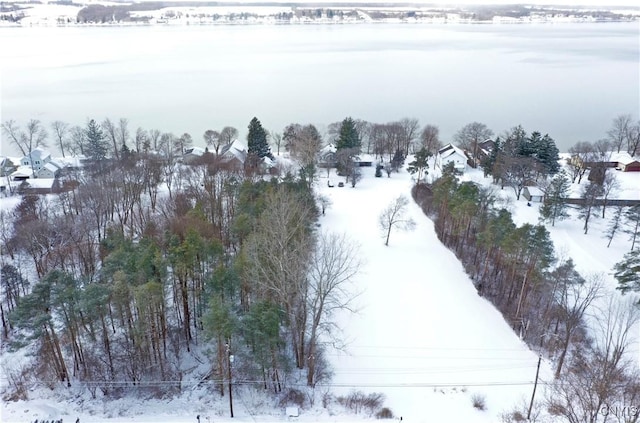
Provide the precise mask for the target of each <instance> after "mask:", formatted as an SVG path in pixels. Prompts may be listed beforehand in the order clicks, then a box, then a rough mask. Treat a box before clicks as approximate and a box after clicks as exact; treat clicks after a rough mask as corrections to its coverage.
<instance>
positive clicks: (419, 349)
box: [320, 168, 537, 422]
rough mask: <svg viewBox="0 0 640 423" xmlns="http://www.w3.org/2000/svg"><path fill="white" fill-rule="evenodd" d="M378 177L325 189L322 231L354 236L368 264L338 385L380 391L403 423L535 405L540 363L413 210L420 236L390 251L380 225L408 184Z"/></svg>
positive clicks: (472, 417)
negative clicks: (476, 398) (477, 402)
mask: <svg viewBox="0 0 640 423" xmlns="http://www.w3.org/2000/svg"><path fill="white" fill-rule="evenodd" d="M373 173H374V169H367V168H365V178H364V180H363V181H361V182H360V183H359V184H358V185H357V186H356V188H355V189H352V188H351V187H344V188H339V187H337V184H335V182H337V179H336V178H335V177H334V178H332V179H335V180H334V181H333V182H334V185H336V186H335V187H334V188H328V187H327V186H326V184H323V183H322V181H323V180H321V183H320V186H321V187H323V191H324V193H325V194H326V195H328V196H329V197H330V198H331V200H332V203H333V205H332V206H331V207H330V208H329V209H328V210H327V212H326V216H324V217H323V218H321V223H322V227H323V229H324V230H327V231H335V232H346V233H348V234H349V236H350V237H351V238H352V239H354V240H357V241H358V242H359V243H360V244H361V247H360V249H361V254H362V257H363V258H364V259H365V260H366V264H365V265H364V266H363V270H362V272H361V274H360V275H359V276H358V281H357V284H358V286H359V287H360V288H361V289H363V290H364V292H363V294H362V296H361V298H360V304H361V306H362V309H361V311H360V313H359V314H358V315H356V316H352V317H350V318H346V319H345V321H344V324H343V326H342V327H343V328H344V330H345V333H346V334H347V335H348V337H349V339H351V343H350V345H349V346H348V348H347V352H346V353H344V354H341V353H336V356H335V358H334V363H335V377H334V382H335V383H336V384H337V385H344V386H345V388H340V389H341V390H343V391H348V390H350V389H351V387H355V388H357V389H363V390H365V391H376V392H384V393H385V394H386V395H387V398H388V401H387V404H388V406H389V407H390V408H391V409H392V410H393V411H394V413H395V414H396V415H398V416H402V417H403V421H404V420H407V421H418V422H426V421H460V422H462V421H467V422H470V421H473V422H485V421H486V422H490V421H499V419H497V418H496V417H497V416H498V415H499V414H500V413H501V412H503V411H504V410H505V409H507V408H509V409H510V408H512V406H513V405H514V404H516V403H518V402H519V401H520V400H521V399H524V398H525V397H530V395H531V391H532V387H533V385H532V382H533V380H534V377H535V368H536V364H537V356H536V355H535V354H534V353H532V352H531V351H529V350H528V348H527V347H526V346H525V345H524V344H523V343H522V342H521V341H520V340H519V339H518V337H517V336H516V335H515V334H514V333H513V331H512V330H511V329H510V327H509V326H508V324H507V322H505V321H504V319H503V317H502V315H501V314H500V313H499V312H498V311H497V310H496V309H495V308H494V307H493V306H492V305H491V304H490V303H489V302H487V301H486V300H484V299H483V298H481V297H479V296H478V294H477V293H476V290H475V288H474V287H473V285H472V283H471V281H470V280H469V278H468V276H467V275H466V274H465V273H464V271H463V268H462V265H461V264H460V263H459V262H458V260H457V259H456V257H455V256H454V254H453V253H452V252H451V251H449V250H448V249H447V248H445V247H444V246H443V245H442V244H441V243H440V242H439V241H438V239H437V237H436V235H435V232H434V230H433V223H432V221H431V220H429V219H428V218H427V217H425V216H424V215H423V214H422V211H421V210H420V208H419V207H418V206H417V205H416V204H414V203H413V202H411V203H410V205H409V214H410V215H411V217H412V218H413V219H414V220H415V222H416V223H417V226H416V228H415V230H414V231H412V232H393V233H392V234H391V238H390V242H389V246H388V247H385V245H384V239H383V238H382V237H381V236H380V232H379V230H378V216H379V214H380V212H381V211H382V210H383V209H384V208H385V207H387V205H388V204H389V203H390V202H391V201H392V200H394V199H395V198H396V197H398V195H401V194H402V195H406V196H408V197H409V196H410V189H411V186H412V182H411V180H410V178H409V176H408V174H407V173H406V172H404V171H403V172H402V173H400V174H392V176H391V178H387V177H386V176H384V177H382V178H375V177H373ZM363 386H366V387H367V388H361V387H363ZM473 394H480V395H484V396H485V397H486V405H487V411H486V412H481V411H478V410H476V409H474V408H473V407H472V404H471V397H472V395H473Z"/></svg>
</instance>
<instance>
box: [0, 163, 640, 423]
mask: <svg viewBox="0 0 640 423" xmlns="http://www.w3.org/2000/svg"><path fill="white" fill-rule="evenodd" d="M374 170H375V169H374V168H363V171H364V178H363V180H362V181H360V182H359V184H358V185H357V186H356V187H355V188H351V187H350V186H345V187H338V184H337V182H338V181H341V180H342V179H343V178H338V177H337V176H336V175H335V174H332V175H331V176H330V180H331V181H332V182H333V184H334V187H332V188H329V187H328V186H327V176H326V173H322V172H321V174H320V178H319V181H318V189H319V190H320V191H321V192H322V193H323V194H324V195H326V196H328V197H329V198H330V199H331V202H332V204H331V206H330V207H329V208H328V209H327V210H326V215H325V216H322V217H321V218H320V229H321V230H322V231H329V232H337V233H346V234H347V235H348V236H349V238H350V239H351V240H353V241H355V242H357V243H358V244H359V250H358V252H359V254H360V256H361V257H362V260H363V265H362V268H361V272H360V273H359V275H358V276H357V278H356V280H355V285H356V287H355V289H356V290H357V291H359V292H361V295H360V297H359V298H358V300H357V305H358V307H359V312H358V313H357V314H355V315H351V314H349V315H347V314H345V315H341V316H340V321H339V327H340V328H341V329H342V330H343V337H344V339H346V340H347V343H346V346H345V348H344V349H343V350H333V351H330V355H329V358H330V361H331V363H332V366H333V368H334V378H333V387H332V388H331V390H332V391H333V392H335V393H339V394H341V393H348V392H350V391H351V390H354V389H356V390H362V391H364V392H367V393H368V392H382V393H384V394H385V396H386V400H385V405H386V406H388V407H389V408H391V409H392V410H393V412H394V413H395V415H396V416H397V417H398V418H399V417H400V416H402V419H403V421H408V422H478V423H483V422H500V421H501V418H500V415H501V414H502V413H503V412H505V411H508V410H512V409H513V408H514V407H515V406H521V405H522V404H525V405H528V401H529V400H530V397H531V392H532V389H533V381H534V377H535V373H536V364H537V360H538V357H537V356H536V354H534V353H533V352H531V351H530V350H529V349H528V348H527V347H526V345H524V343H523V342H521V341H520V339H519V338H518V336H517V335H516V334H515V333H514V332H513V331H512V330H511V329H510V327H509V325H508V324H507V322H505V321H504V319H503V317H502V316H501V314H500V313H499V312H498V311H497V310H496V309H495V308H494V307H493V306H492V305H491V304H490V303H488V302H487V301H486V300H485V299H484V298H482V297H480V296H478V295H477V293H476V291H475V289H474V287H473V285H472V282H471V281H470V279H469V278H468V276H467V275H466V274H465V273H464V271H463V268H462V266H461V264H460V263H459V262H458V261H457V259H456V258H455V256H454V254H453V253H452V252H451V251H449V250H448V249H446V248H445V247H444V246H443V245H442V244H441V243H440V242H439V241H438V239H437V238H436V235H435V232H434V229H433V223H432V221H431V220H430V219H428V218H427V217H426V216H424V215H423V214H422V212H421V210H420V208H419V207H418V206H417V205H415V204H414V203H413V202H410V204H409V207H408V214H409V215H410V216H411V217H412V218H413V219H414V220H415V222H416V228H415V230H413V231H410V232H399V231H395V232H393V233H392V234H391V238H390V242H389V246H388V247H387V246H385V245H384V239H383V238H382V237H381V234H380V231H379V229H378V216H379V215H380V212H381V211H382V210H383V209H384V208H386V207H387V206H388V204H389V203H390V202H391V201H392V200H394V199H395V198H397V197H398V196H399V195H405V196H407V197H410V189H411V186H412V183H413V182H412V180H411V177H410V175H409V174H408V173H407V172H406V171H404V170H402V171H401V172H400V173H396V174H392V175H391V178H387V177H386V175H385V176H383V177H382V178H375V177H374ZM636 176H640V175H636ZM464 178H465V179H471V180H476V181H479V182H481V183H485V184H487V183H489V182H488V181H489V180H488V179H485V178H483V177H482V174H481V172H479V171H470V172H467V174H466V175H465V176H464ZM632 186H634V185H632ZM638 186H640V183H638V184H636V185H635V187H638ZM499 194H500V195H502V196H504V197H505V198H511V200H507V201H506V202H507V204H509V208H511V210H512V212H513V213H514V220H515V221H516V222H517V223H518V224H522V223H524V222H532V223H536V222H537V208H536V207H535V206H534V207H528V206H527V204H526V201H525V200H524V199H521V200H520V201H515V195H514V194H513V191H512V190H510V189H507V188H505V190H504V191H500V192H499ZM0 204H2V206H3V208H6V207H10V206H12V205H15V200H14V199H2V200H1V201H0ZM604 226H606V225H604V221H602V219H599V220H596V221H595V222H594V224H593V226H592V229H591V230H590V232H589V234H588V235H583V234H582V230H581V229H582V223H581V222H580V221H578V220H577V219H571V220H566V221H562V222H558V223H556V227H555V228H551V227H549V230H550V231H551V234H552V238H553V240H554V243H555V246H556V251H557V252H562V251H566V253H567V254H569V255H570V256H571V257H572V258H573V259H574V261H575V262H576V265H577V269H578V270H579V271H581V272H585V273H588V272H596V271H597V272H603V273H605V274H606V279H607V282H608V285H607V286H608V289H610V290H611V292H614V287H615V281H614V279H613V277H612V275H611V268H612V266H613V264H614V263H616V262H617V261H619V260H620V259H621V258H622V255H623V254H624V253H625V252H627V251H628V248H629V244H628V243H627V242H626V241H625V240H624V239H623V237H622V236H621V237H619V238H618V239H617V240H614V242H613V243H612V246H611V248H609V249H607V248H606V244H607V241H606V240H605V239H604V238H603V235H602V229H603V228H604ZM615 295H618V294H615ZM639 364H640V357H639ZM549 367H550V366H549V363H545V361H544V360H543V365H542V368H541V373H540V378H541V380H542V381H545V380H550V379H551V377H552V376H551V372H550V370H549ZM543 388H544V387H543V386H542V387H539V390H538V393H537V398H543V396H544V392H543ZM318 389H320V390H324V389H325V388H318ZM477 395H480V396H482V397H484V398H485V400H486V410H485V411H480V410H477V409H476V408H474V407H473V406H472V397H474V396H477ZM31 396H32V397H34V398H35V397H38V396H40V398H39V399H34V400H33V401H28V402H18V403H14V402H11V403H7V402H3V403H2V409H1V413H2V414H1V416H0V417H1V421H2V422H5V423H8V422H16V423H17V422H26V421H33V420H35V419H40V420H41V419H53V418H56V419H57V418H63V419H64V421H75V419H76V418H77V417H79V418H80V421H81V422H83V423H84V422H87V421H89V422H95V421H109V422H113V423H120V422H131V421H136V422H173V423H179V422H195V421H196V415H198V414H199V415H201V422H202V423H205V422H210V421H213V420H214V419H215V421H216V422H219V421H246V422H249V421H258V422H261V421H274V420H279V421H286V420H287V417H286V416H285V414H284V410H279V411H276V413H277V414H276V415H273V414H270V413H269V412H268V411H267V409H265V408H264V406H261V405H259V401H258V400H257V399H255V398H251V396H249V395H248V394H247V393H246V392H245V393H244V394H243V393H241V392H237V393H236V395H235V396H234V399H235V408H236V413H235V414H236V417H235V418H234V419H231V418H230V417H228V414H227V403H226V402H225V401H226V398H225V399H222V400H218V401H217V402H213V403H212V402H211V399H210V398H205V397H203V395H202V392H200V391H193V392H188V393H185V394H183V395H182V396H181V397H180V398H176V399H173V400H166V401H157V400H152V401H148V402H144V403H141V402H139V401H134V400H130V399H127V398H123V399H121V400H118V401H113V402H109V403H101V402H100V401H99V400H98V401H96V402H94V403H90V402H87V400H86V398H85V399H82V397H81V394H78V397H76V398H71V399H70V400H69V401H60V400H59V397H56V396H54V395H52V394H51V393H50V392H47V391H46V390H43V391H38V392H34V393H32V394H31ZM362 419H363V417H362V416H349V415H344V414H334V415H332V414H330V413H328V412H326V411H325V410H323V409H322V408H321V405H320V404H316V406H315V408H314V409H313V410H302V412H301V415H300V417H298V418H297V420H298V421H301V422H312V421H318V422H325V421H327V422H328V421H336V422H337V421H360V420H362Z"/></svg>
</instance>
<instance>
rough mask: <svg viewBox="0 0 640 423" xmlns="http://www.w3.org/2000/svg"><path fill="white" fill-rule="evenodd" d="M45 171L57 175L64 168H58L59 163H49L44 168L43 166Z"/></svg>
mask: <svg viewBox="0 0 640 423" xmlns="http://www.w3.org/2000/svg"><path fill="white" fill-rule="evenodd" d="M42 168H43V169H47V170H48V171H51V172H53V173H56V172H57V171H58V170H60V169H62V166H58V163H55V162H49V163H46V164H45V165H44V166H42Z"/></svg>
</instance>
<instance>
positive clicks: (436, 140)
mask: <svg viewBox="0 0 640 423" xmlns="http://www.w3.org/2000/svg"><path fill="white" fill-rule="evenodd" d="M420 142H421V143H422V147H423V148H425V149H426V150H427V151H428V152H429V153H431V154H436V153H437V152H438V150H439V149H440V148H441V147H442V142H441V141H440V129H439V128H438V127H437V126H435V125H427V126H425V127H424V128H423V129H422V133H421V134H420Z"/></svg>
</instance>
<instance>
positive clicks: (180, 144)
mask: <svg viewBox="0 0 640 423" xmlns="http://www.w3.org/2000/svg"><path fill="white" fill-rule="evenodd" d="M192 145H193V138H191V135H190V134H188V133H187V132H185V133H184V134H182V135H181V136H180V138H176V139H174V140H173V149H174V151H175V152H176V153H177V154H180V155H182V154H184V153H185V151H186V150H187V149H188V148H189V147H191V146H192Z"/></svg>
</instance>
